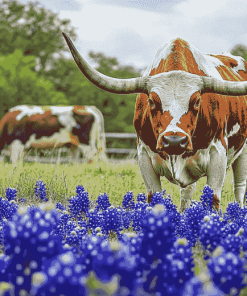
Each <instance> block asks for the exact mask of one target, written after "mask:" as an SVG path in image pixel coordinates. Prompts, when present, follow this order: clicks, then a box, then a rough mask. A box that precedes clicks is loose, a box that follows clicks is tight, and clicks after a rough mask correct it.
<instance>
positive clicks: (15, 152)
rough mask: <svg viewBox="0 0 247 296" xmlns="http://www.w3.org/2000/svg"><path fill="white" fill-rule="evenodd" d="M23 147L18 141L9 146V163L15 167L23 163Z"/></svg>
mask: <svg viewBox="0 0 247 296" xmlns="http://www.w3.org/2000/svg"><path fill="white" fill-rule="evenodd" d="M23 152H24V145H23V144H22V142H21V141H20V140H14V141H13V142H12V143H11V145H10V161H11V162H12V163H13V164H14V165H15V166H16V165H17V162H18V161H20V163H21V162H22V161H23Z"/></svg>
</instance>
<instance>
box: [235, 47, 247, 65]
mask: <svg viewBox="0 0 247 296" xmlns="http://www.w3.org/2000/svg"><path fill="white" fill-rule="evenodd" d="M231 54H233V55H235V56H241V57H243V58H244V59H245V60H246V61H247V46H246V45H244V44H237V45H235V46H234V47H233V48H232V49H231Z"/></svg>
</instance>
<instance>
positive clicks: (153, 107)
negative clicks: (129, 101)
mask: <svg viewBox="0 0 247 296" xmlns="http://www.w3.org/2000/svg"><path fill="white" fill-rule="evenodd" d="M148 103H149V105H150V108H151V110H154V109H155V103H154V101H153V100H151V99H148Z"/></svg>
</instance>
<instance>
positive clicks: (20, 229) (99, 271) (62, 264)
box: [0, 180, 247, 296]
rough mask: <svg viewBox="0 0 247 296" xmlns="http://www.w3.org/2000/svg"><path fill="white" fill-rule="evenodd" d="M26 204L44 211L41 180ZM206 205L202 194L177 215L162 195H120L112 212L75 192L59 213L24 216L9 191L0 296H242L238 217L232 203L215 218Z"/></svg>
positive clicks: (0, 236)
mask: <svg viewBox="0 0 247 296" xmlns="http://www.w3.org/2000/svg"><path fill="white" fill-rule="evenodd" d="M35 196H36V198H37V199H40V200H42V202H43V203H44V204H45V203H47V194H46V186H45V184H44V183H43V182H42V181H41V180H39V181H37V182H36V185H35ZM212 196H213V192H212V190H211V189H210V188H209V187H207V186H205V187H204V189H203V193H202V196H201V199H200V201H197V202H194V203H193V204H192V205H191V206H190V207H189V208H188V209H186V210H185V212H184V213H182V214H180V213H179V212H178V211H177V207H176V206H175V205H174V204H173V203H172V200H171V199H170V198H169V196H167V194H166V192H165V190H164V191H163V192H162V193H156V194H155V195H154V196H153V198H152V202H151V203H150V204H148V203H147V199H146V196H145V194H143V193H140V194H138V195H137V196H136V197H135V196H134V195H133V193H132V192H127V193H126V194H125V195H124V197H123V200H122V205H121V206H114V205H112V204H111V203H110V201H109V197H108V195H107V194H106V193H104V194H101V195H99V196H98V198H97V200H96V201H94V202H92V201H91V200H90V199H89V193H88V192H87V191H86V190H85V188H84V187H83V186H81V185H78V186H77V187H76V195H75V196H72V197H71V198H70V199H69V200H68V204H67V205H63V204H62V203H59V202H58V203H57V204H56V209H52V210H49V211H45V210H43V209H41V208H40V207H36V206H34V205H32V206H28V207H27V210H26V211H23V207H22V203H25V200H24V199H23V198H19V197H18V192H17V190H16V189H15V188H8V189H7V190H6V194H5V198H2V197H0V245H1V254H0V295H115V296H117V295H124V296H125V295H133V296H134V295H135V296H136V295H144V296H145V295H154V296H161V295H173V296H174V295H178V296H180V295H181V296H187V295H188V296H193V295H195V296H199V295H200V296H202V295H205V296H206V295H207V296H208V295H211V296H213V295H215V296H216V295H217V296H220V295H244V290H245V289H244V287H245V286H246V285H247V257H246V255H247V253H246V251H247V224H246V221H247V207H245V208H244V209H241V208H240V207H239V206H238V204H237V203H235V202H232V203H230V204H229V205H228V207H227V209H226V212H225V213H221V212H220V214H217V213H216V212H215V211H213V210H212V209H211V204H212ZM135 198H136V199H135ZM198 266H199V269H200V270H199V272H198V271H197V270H198ZM92 278H93V279H94V281H92V280H90V279H92ZM96 282H97V284H95V283H96ZM90 283H91V286H90ZM92 283H93V285H94V288H93V292H92ZM105 284H106V285H105ZM109 287H110V288H109ZM241 291H242V292H241Z"/></svg>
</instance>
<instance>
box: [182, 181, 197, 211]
mask: <svg viewBox="0 0 247 296" xmlns="http://www.w3.org/2000/svg"><path fill="white" fill-rule="evenodd" d="M195 189H196V183H193V184H190V185H188V186H186V187H185V188H180V210H179V211H180V213H182V212H183V211H184V210H185V209H187V208H188V207H189V206H190V203H191V199H192V196H193V193H194V191H195Z"/></svg>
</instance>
